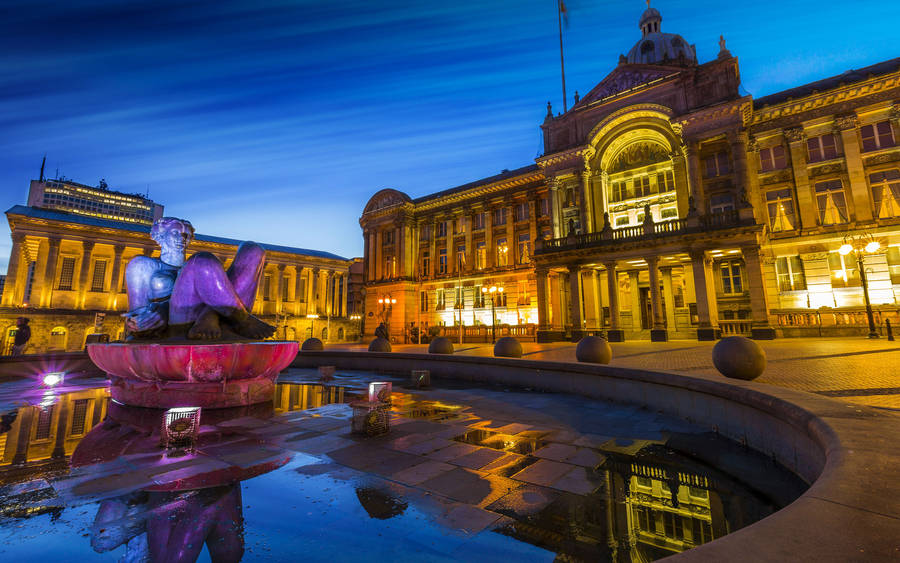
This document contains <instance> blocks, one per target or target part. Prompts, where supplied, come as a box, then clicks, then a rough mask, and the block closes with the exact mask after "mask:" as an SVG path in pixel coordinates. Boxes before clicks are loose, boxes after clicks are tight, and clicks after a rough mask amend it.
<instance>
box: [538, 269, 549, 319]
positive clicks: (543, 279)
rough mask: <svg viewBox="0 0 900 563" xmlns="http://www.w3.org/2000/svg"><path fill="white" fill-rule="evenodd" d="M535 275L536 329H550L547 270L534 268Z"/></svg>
mask: <svg viewBox="0 0 900 563" xmlns="http://www.w3.org/2000/svg"><path fill="white" fill-rule="evenodd" d="M535 276H536V277H537V306H538V330H549V329H550V317H549V314H548V309H547V305H548V299H549V296H548V295H547V287H548V285H549V282H550V280H549V272H548V271H547V270H545V269H543V268H542V269H539V270H535Z"/></svg>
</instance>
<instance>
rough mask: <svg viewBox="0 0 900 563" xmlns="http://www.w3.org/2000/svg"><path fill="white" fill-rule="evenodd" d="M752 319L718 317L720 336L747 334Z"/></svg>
mask: <svg viewBox="0 0 900 563" xmlns="http://www.w3.org/2000/svg"><path fill="white" fill-rule="evenodd" d="M751 326H752V321H751V320H750V319H736V320H735V319H727V320H723V319H719V328H720V329H722V336H748V335H749V334H750V329H751Z"/></svg>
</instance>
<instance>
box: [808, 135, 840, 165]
mask: <svg viewBox="0 0 900 563" xmlns="http://www.w3.org/2000/svg"><path fill="white" fill-rule="evenodd" d="M806 151H807V156H808V158H809V161H810V162H820V161H823V160H831V159H832V158H836V157H837V145H836V144H835V142H834V135H832V134H831V133H829V134H827V135H822V136H820V137H813V138H811V139H807V140H806Z"/></svg>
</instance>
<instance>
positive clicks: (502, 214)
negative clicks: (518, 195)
mask: <svg viewBox="0 0 900 563" xmlns="http://www.w3.org/2000/svg"><path fill="white" fill-rule="evenodd" d="M505 224H506V208H505V207H498V208H497V209H495V210H494V226H495V227H498V226H500V225H505Z"/></svg>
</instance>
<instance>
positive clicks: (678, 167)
mask: <svg viewBox="0 0 900 563" xmlns="http://www.w3.org/2000/svg"><path fill="white" fill-rule="evenodd" d="M684 153H685V149H684V148H683V147H679V148H676V149H675V150H673V151H672V175H673V176H674V177H675V200H676V202H677V205H678V216H679V217H686V216H687V214H688V196H689V195H691V188H690V180H689V179H688V166H687V159H686V158H685V154H684ZM695 205H696V204H695Z"/></svg>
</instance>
